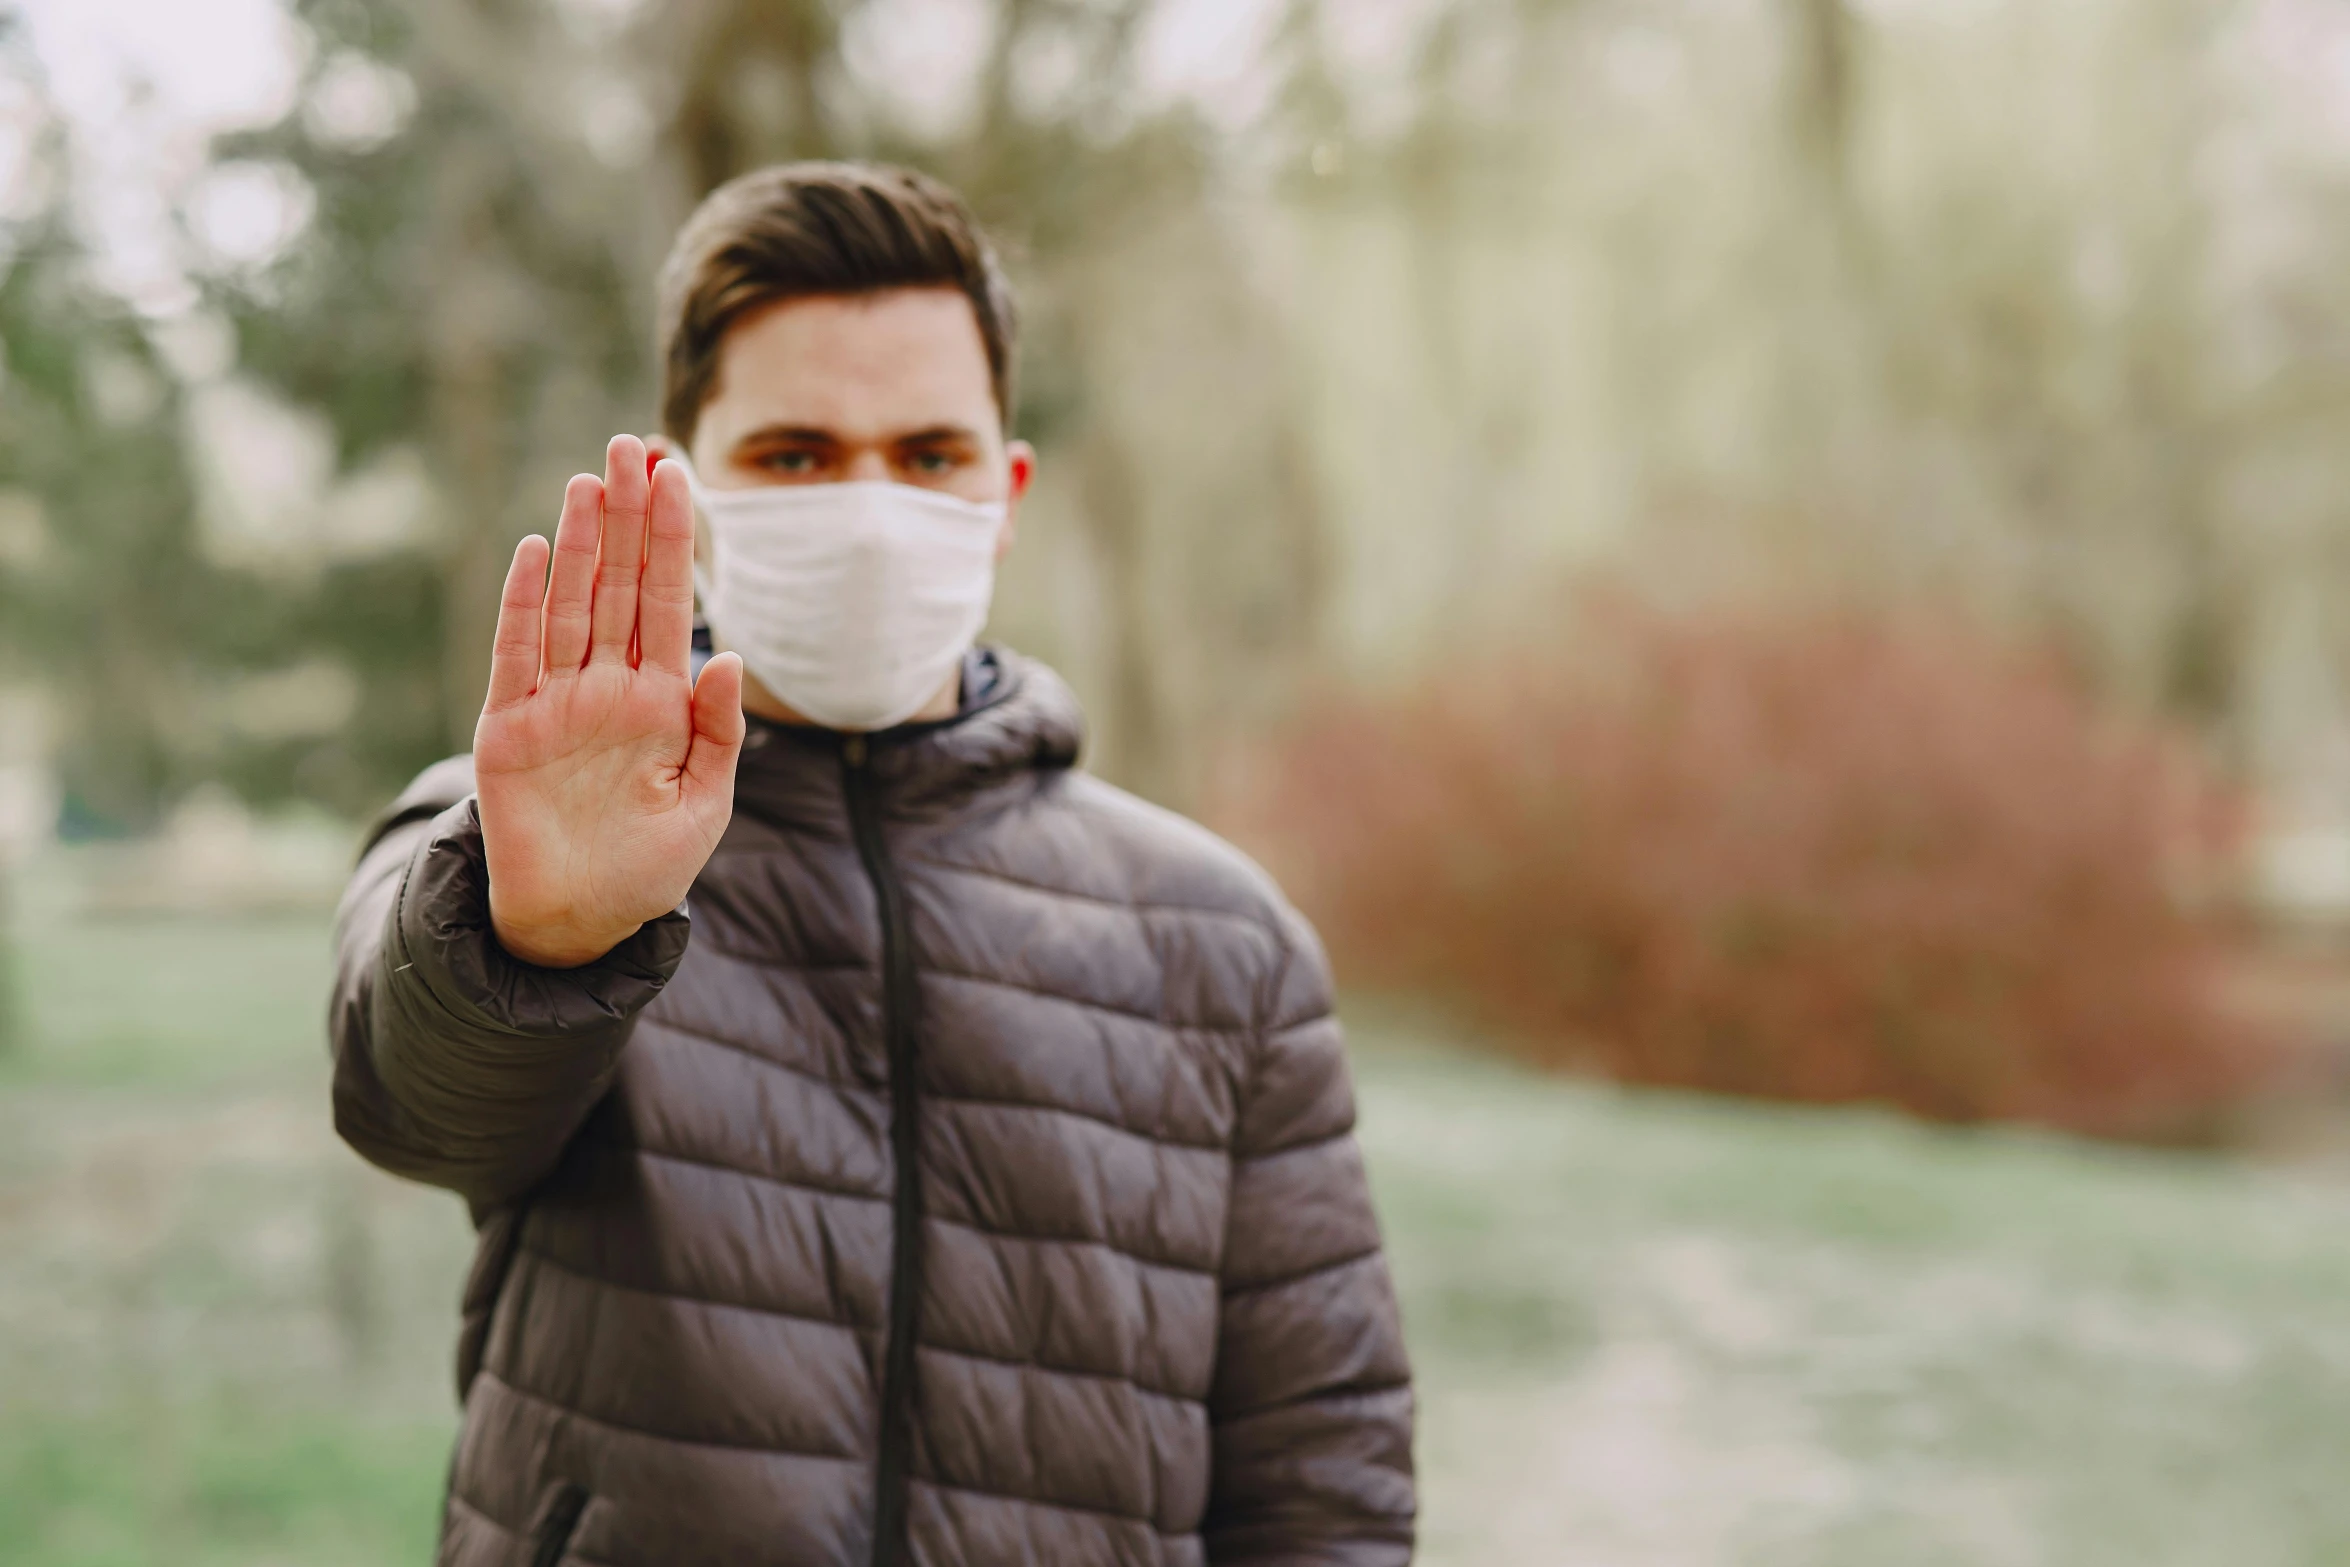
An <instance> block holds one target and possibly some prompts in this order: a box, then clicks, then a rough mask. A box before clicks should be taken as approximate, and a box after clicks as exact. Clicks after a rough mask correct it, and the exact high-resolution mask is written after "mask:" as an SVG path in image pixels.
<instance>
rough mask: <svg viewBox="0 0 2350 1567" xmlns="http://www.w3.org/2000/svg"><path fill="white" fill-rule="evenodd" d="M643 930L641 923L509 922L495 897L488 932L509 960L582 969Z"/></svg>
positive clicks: (491, 905) (492, 902) (491, 904)
mask: <svg viewBox="0 0 2350 1567" xmlns="http://www.w3.org/2000/svg"><path fill="white" fill-rule="evenodd" d="M642 929H644V925H643V923H642V922H641V921H640V922H639V923H637V924H634V925H630V926H628V927H626V928H625V929H615V930H587V929H582V928H581V927H579V926H576V925H572V924H568V923H562V924H557V923H552V922H548V921H527V920H516V919H509V918H507V917H506V916H505V915H503V914H501V913H500V912H499V910H498V907H497V900H496V899H495V898H493V899H491V901H490V930H491V932H492V934H494V935H495V936H496V937H497V938H498V945H499V946H501V947H504V948H505V949H506V953H507V955H508V956H509V957H513V958H518V959H520V960H521V961H522V962H525V963H528V964H531V965H532V966H533V967H536V968H553V969H567V968H581V967H584V966H585V965H587V964H590V963H593V962H595V961H596V960H597V959H598V958H600V957H602V956H604V954H606V953H607V952H610V951H611V950H612V949H613V948H614V947H617V946H619V945H620V944H621V943H622V942H624V941H626V940H627V939H628V938H629V937H631V936H633V935H635V934H636V933H637V932H638V931H640V930H642Z"/></svg>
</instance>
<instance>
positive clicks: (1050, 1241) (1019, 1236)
mask: <svg viewBox="0 0 2350 1567" xmlns="http://www.w3.org/2000/svg"><path fill="white" fill-rule="evenodd" d="M922 1217H923V1219H924V1220H925V1221H926V1222H928V1223H931V1224H946V1225H952V1226H953V1227H954V1228H956V1229H958V1230H969V1231H971V1233H973V1234H974V1235H986V1236H990V1237H993V1238H994V1239H996V1240H999V1241H1021V1242H1024V1243H1026V1244H1028V1245H1031V1246H1081V1247H1084V1248H1086V1249H1088V1250H1091V1251H1106V1252H1108V1253H1109V1254H1110V1255H1111V1256H1113V1257H1123V1258H1124V1259H1125V1260H1126V1261H1128V1262H1131V1263H1133V1264H1134V1265H1135V1266H1136V1267H1138V1268H1158V1269H1161V1270H1162V1271H1164V1272H1167V1273H1189V1274H1193V1275H1195V1276H1197V1277H1200V1278H1210V1279H1212V1278H1214V1277H1215V1276H1216V1270H1215V1269H1213V1268H1200V1267H1194V1266H1193V1265H1192V1264H1190V1263H1188V1262H1167V1261H1164V1260H1162V1259H1160V1258H1157V1257H1145V1256H1143V1255H1142V1254H1141V1253H1139V1252H1131V1251H1128V1250H1127V1249H1126V1248H1125V1247H1123V1246H1118V1245H1114V1244H1112V1243H1111V1242H1109V1241H1105V1240H1101V1239H1099V1238H1097V1237H1095V1236H1091V1235H1031V1234H1028V1233H1026V1232H1025V1231H1021V1230H999V1229H996V1228H994V1227H993V1226H991V1225H985V1224H980V1223H978V1222H976V1221H974V1220H971V1219H949V1218H946V1217H945V1216H943V1215H941V1214H936V1213H925V1214H924V1215H923V1216H922Z"/></svg>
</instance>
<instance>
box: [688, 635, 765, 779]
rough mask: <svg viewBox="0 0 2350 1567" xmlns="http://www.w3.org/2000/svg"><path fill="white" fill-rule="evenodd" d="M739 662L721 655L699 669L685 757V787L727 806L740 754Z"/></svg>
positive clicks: (742, 730)
mask: <svg viewBox="0 0 2350 1567" xmlns="http://www.w3.org/2000/svg"><path fill="white" fill-rule="evenodd" d="M749 727H750V726H749V724H748V723H747V722H745V720H744V718H743V660H742V655H741V654H740V653H721V654H719V655H718V656H717V657H716V658H713V659H711V660H710V662H708V663H707V664H704V665H703V666H702V678H701V679H699V680H697V681H695V682H694V740H693V744H692V746H691V747H689V748H688V749H687V751H686V753H685V777H686V783H687V786H688V787H689V788H691V789H693V790H694V791H696V792H697V793H700V794H703V795H705V796H710V797H714V798H719V799H724V800H727V801H729V802H731V801H732V800H733V798H734V764H735V760H736V758H738V757H740V756H741V755H742V754H743V735H744V733H745V732H746V731H747V730H748V729H749Z"/></svg>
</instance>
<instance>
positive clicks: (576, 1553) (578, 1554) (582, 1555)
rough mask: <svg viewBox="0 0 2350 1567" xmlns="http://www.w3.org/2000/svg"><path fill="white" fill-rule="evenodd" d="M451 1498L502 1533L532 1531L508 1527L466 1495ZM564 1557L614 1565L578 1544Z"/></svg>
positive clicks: (592, 1565) (598, 1566) (595, 1566)
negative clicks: (589, 1552)
mask: <svg viewBox="0 0 2350 1567" xmlns="http://www.w3.org/2000/svg"><path fill="white" fill-rule="evenodd" d="M449 1500H450V1501H451V1502H452V1503H454V1504H455V1505H457V1506H458V1507H461V1508H463V1509H464V1510H465V1511H467V1512H468V1513H471V1514H472V1515H473V1516H474V1517H476V1518H478V1519H480V1520H481V1521H482V1522H483V1523H486V1524H488V1525H489V1526H490V1527H491V1528H493V1529H495V1530H497V1531H498V1532H499V1533H500V1534H503V1535H510V1536H512V1537H513V1538H514V1539H517V1540H520V1539H523V1538H526V1537H527V1536H528V1535H529V1533H530V1531H529V1530H527V1529H509V1528H508V1527H506V1525H504V1524H502V1523H500V1522H498V1520H497V1519H495V1518H492V1517H491V1516H490V1515H489V1514H488V1513H485V1512H483V1511H482V1510H481V1509H480V1508H478V1507H476V1506H474V1505H473V1504H472V1503H471V1502H469V1501H467V1500H466V1499H465V1498H464V1497H462V1496H459V1495H458V1494H457V1493H456V1492H454V1491H451V1492H450V1493H449ZM563 1559H564V1560H565V1561H567V1562H580V1563H583V1564H584V1567H612V1564H611V1563H608V1562H606V1561H604V1560H603V1558H601V1557H597V1556H590V1555H588V1554H587V1553H586V1552H584V1551H582V1550H581V1549H580V1548H579V1547H578V1546H576V1545H566V1546H564V1548H563Z"/></svg>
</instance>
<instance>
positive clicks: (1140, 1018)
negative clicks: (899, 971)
mask: <svg viewBox="0 0 2350 1567" xmlns="http://www.w3.org/2000/svg"><path fill="white" fill-rule="evenodd" d="M917 971H918V972H919V973H921V974H923V975H924V976H926V977H928V978H931V979H959V980H962V981H963V982H965V983H966V984H972V985H993V986H995V987H996V988H997V989H999V990H1016V991H1018V992H1019V993H1020V994H1021V995H1024V996H1035V997H1037V998H1039V999H1040V1000H1044V1001H1058V1002H1060V1003H1061V1004H1062V1005H1064V1006H1072V1007H1081V1008H1083V1009H1084V1010H1086V1011H1088V1012H1104V1013H1107V1014H1109V1015H1110V1016H1111V1017H1125V1018H1132V1019H1134V1021H1136V1022H1137V1023H1154V1024H1156V1025H1158V1026H1159V1027H1160V1028H1163V1029H1165V1030H1167V1031H1168V1032H1169V1033H1171V1034H1234V1035H1239V1034H1254V1033H1255V1032H1256V1030H1255V1029H1253V1028H1251V1027H1250V1026H1249V1025H1248V1024H1246V1023H1230V1024H1227V1023H1185V1022H1181V1021H1179V1020H1177V1019H1175V1018H1168V1017H1160V1016H1158V1015H1156V1014H1155V1013H1150V1012H1137V1011H1136V1010H1134V1008H1132V1007H1118V1006H1112V1005H1111V1004H1110V1003H1109V1002H1107V1001H1095V1000H1092V999H1090V998H1088V997H1085V996H1072V995H1070V994H1068V993H1067V992H1066V991H1060V990H1047V989H1045V988H1044V987H1043V986H1042V985H1024V984H1022V983H1020V981H1018V980H1016V979H1004V978H1001V977H1000V976H998V975H994V974H972V973H968V972H966V971H964V970H962V969H951V968H940V967H938V966H937V965H936V964H932V963H924V964H921V965H919V966H918V970H917Z"/></svg>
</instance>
